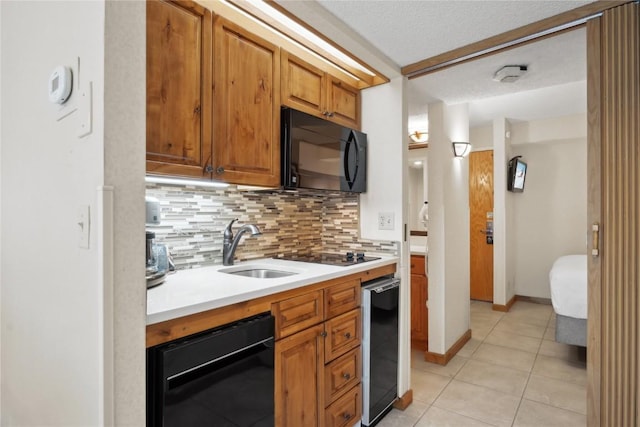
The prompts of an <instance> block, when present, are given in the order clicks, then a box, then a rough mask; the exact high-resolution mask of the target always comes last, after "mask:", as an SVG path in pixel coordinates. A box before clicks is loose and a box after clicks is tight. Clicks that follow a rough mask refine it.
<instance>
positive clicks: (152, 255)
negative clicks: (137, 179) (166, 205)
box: [145, 197, 174, 289]
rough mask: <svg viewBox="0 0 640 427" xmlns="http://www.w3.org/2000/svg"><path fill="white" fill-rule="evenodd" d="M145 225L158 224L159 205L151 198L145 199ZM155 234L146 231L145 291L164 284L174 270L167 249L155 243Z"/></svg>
mask: <svg viewBox="0 0 640 427" xmlns="http://www.w3.org/2000/svg"><path fill="white" fill-rule="evenodd" d="M145 206H146V225H156V224H160V203H159V202H158V200H157V199H155V198H153V197H146V198H145ZM155 238H156V234H155V233H154V232H153V231H148V230H147V231H146V240H147V245H146V278H147V289H148V288H151V287H153V286H156V285H159V284H161V283H162V282H164V280H165V278H166V276H167V273H168V272H169V271H173V270H174V266H173V261H172V260H171V256H170V255H169V251H168V250H167V247H166V246H165V245H163V244H160V243H155V242H154V239H155Z"/></svg>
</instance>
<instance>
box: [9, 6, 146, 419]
mask: <svg viewBox="0 0 640 427" xmlns="http://www.w3.org/2000/svg"><path fill="white" fill-rule="evenodd" d="M0 8H1V10H2V12H1V19H2V24H1V31H2V34H1V38H0V40H1V43H2V46H1V49H0V51H1V55H2V64H1V82H0V84H1V88H2V89H1V91H2V98H1V101H0V102H1V115H2V124H3V126H2V129H1V132H2V134H1V142H2V145H1V150H2V155H1V157H0V158H1V161H2V165H1V167H0V172H1V180H0V183H1V185H2V187H1V190H0V198H1V208H2V212H1V219H2V222H1V224H0V232H1V233H2V241H1V243H0V248H1V253H2V258H1V260H0V265H1V269H0V273H1V278H0V279H1V280H0V283H1V292H2V301H1V304H2V306H1V316H2V317H1V322H0V323H1V330H2V365H1V367H0V375H1V377H2V386H1V391H2V396H1V402H0V406H1V414H2V419H1V420H0V423H1V424H2V425H51V426H54V425H59V426H71V425H82V426H89V425H113V424H118V425H143V424H144V314H145V310H144V291H143V289H144V284H143V281H144V279H143V273H142V260H143V255H142V246H143V243H142V237H140V239H135V238H131V236H135V235H136V234H137V233H139V234H140V235H141V234H142V230H143V228H144V226H143V220H142V215H143V214H142V206H143V202H142V195H144V183H143V175H144V160H143V159H144V142H143V141H144V114H145V113H144V108H145V107H144V105H145V99H144V75H145V66H144V51H145V44H144V28H145V14H144V10H145V6H144V3H142V2H109V4H108V5H107V6H106V5H105V2H102V1H94V2H0ZM134 53H135V54H134ZM105 55H106V57H107V58H106V59H105ZM77 57H80V58H81V59H80V63H81V65H80V73H78V67H77V63H76V58H77ZM61 64H64V65H70V66H74V71H75V78H74V82H75V86H74V91H75V93H74V94H73V95H72V98H71V99H70V100H69V102H68V104H67V106H66V107H64V108H65V110H66V111H70V110H72V109H73V108H72V105H73V104H76V103H77V101H78V99H79V93H80V89H83V90H84V89H86V88H87V84H88V83H89V82H90V81H91V82H92V83H93V103H92V108H93V114H92V117H93V133H92V134H91V135H89V136H87V137H84V138H78V137H77V130H78V127H79V125H80V120H81V118H82V117H83V116H85V117H86V114H88V113H87V111H88V110H86V109H85V110H79V111H76V112H75V113H73V114H71V115H69V116H68V117H67V118H65V119H63V120H60V121H57V118H59V117H60V114H59V108H58V107H56V106H54V105H52V104H50V103H49V101H48V97H47V93H46V88H47V79H48V77H49V74H50V72H51V71H52V69H53V68H54V67H55V66H57V65H61ZM74 64H76V65H74ZM105 74H106V75H105ZM116 74H117V75H116ZM78 83H79V84H78ZM107 91H108V95H105V92H107ZM140 153H141V154H142V155H141V156H140V155H139V154H140ZM112 178H113V179H112ZM109 185H113V187H112V188H110V187H109ZM134 196H135V197H134ZM138 196H139V197H138ZM136 203H137V205H136ZM80 206H89V208H90V226H89V230H90V247H89V249H84V248H80V247H79V245H78V234H79V226H78V224H77V222H78V219H77V214H78V208H79V207H80ZM112 225H113V226H112ZM85 226H87V224H85ZM124 241H127V242H126V243H124ZM114 253H115V261H114V259H113V256H112V255H113V254H114ZM138 265H139V267H137V266H138ZM114 269H116V270H117V271H116V272H115V274H114ZM138 282H139V283H138ZM114 311H115V312H117V316H115V318H114ZM132 313H134V314H133V315H132ZM130 320H132V321H130ZM114 324H115V325H114ZM114 345H115V348H114ZM116 350H117V353H116ZM114 353H116V354H114ZM114 376H115V377H117V381H116V379H115V378H114ZM114 390H116V393H117V402H116V401H114V398H115V395H114Z"/></svg>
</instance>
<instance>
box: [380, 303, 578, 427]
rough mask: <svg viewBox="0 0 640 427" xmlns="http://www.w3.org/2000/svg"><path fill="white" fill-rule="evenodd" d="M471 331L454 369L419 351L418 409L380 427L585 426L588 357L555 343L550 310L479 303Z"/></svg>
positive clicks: (414, 374)
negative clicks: (501, 308) (498, 309)
mask: <svg viewBox="0 0 640 427" xmlns="http://www.w3.org/2000/svg"><path fill="white" fill-rule="evenodd" d="M471 330H472V339H471V340H470V341H469V342H468V343H467V344H466V345H465V346H464V348H463V349H462V350H461V351H460V352H459V353H458V354H457V355H456V356H455V357H454V358H453V359H452V360H451V361H450V362H449V364H448V365H447V366H440V365H436V364H432V363H429V362H425V361H424V357H423V354H422V353H421V352H420V351H414V352H413V353H412V357H411V388H412V389H413V404H412V405H411V406H410V407H409V408H408V409H407V410H406V411H404V412H403V411H398V410H396V409H394V410H392V411H391V412H390V413H389V414H387V416H386V417H385V418H384V419H383V420H382V421H380V423H379V424H378V426H380V427H405V426H416V427H426V426H434V427H441V426H452V427H455V426H460V427H467V426H507V427H510V426H514V427H525V426H532V427H552V426H560V427H583V426H585V425H586V413H587V406H586V399H587V397H586V386H585V385H586V381H587V372H586V361H585V352H584V349H580V348H579V347H575V346H569V345H566V344H561V343H557V342H555V340H554V337H555V314H554V313H553V309H552V308H551V306H549V305H541V304H534V303H529V302H523V301H518V302H516V303H515V304H514V306H513V307H512V308H511V311H509V313H500V312H496V311H492V310H491V304H490V303H483V302H478V301H472V302H471Z"/></svg>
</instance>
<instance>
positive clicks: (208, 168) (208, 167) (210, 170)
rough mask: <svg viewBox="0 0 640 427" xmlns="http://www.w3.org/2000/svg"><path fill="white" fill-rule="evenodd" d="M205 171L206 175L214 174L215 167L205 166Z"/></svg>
mask: <svg viewBox="0 0 640 427" xmlns="http://www.w3.org/2000/svg"><path fill="white" fill-rule="evenodd" d="M204 171H205V172H206V173H213V166H211V165H207V166H205V168H204Z"/></svg>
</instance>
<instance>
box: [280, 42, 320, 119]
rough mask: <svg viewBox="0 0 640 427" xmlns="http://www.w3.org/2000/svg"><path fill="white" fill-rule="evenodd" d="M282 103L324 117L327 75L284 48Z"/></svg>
mask: <svg viewBox="0 0 640 427" xmlns="http://www.w3.org/2000/svg"><path fill="white" fill-rule="evenodd" d="M280 58H281V61H282V82H281V89H282V103H283V104H284V105H287V106H289V107H292V108H295V109H296V110H300V111H304V112H305V113H308V114H313V115H316V116H320V117H324V114H323V113H324V112H325V111H326V109H325V106H326V104H327V100H326V97H327V91H326V87H327V83H326V82H327V75H326V73H325V72H324V71H322V70H321V69H319V68H316V67H314V66H313V65H311V64H309V63H307V62H305V61H303V60H302V59H300V58H298V57H297V56H294V55H292V54H290V53H289V52H287V51H285V50H283V51H282V52H281V57H280Z"/></svg>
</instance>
